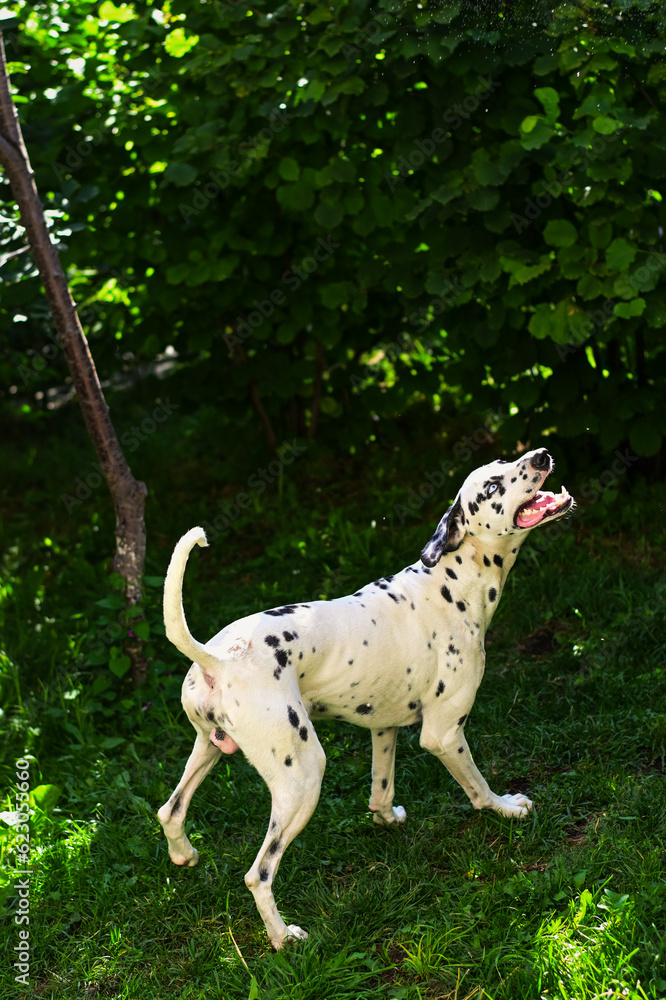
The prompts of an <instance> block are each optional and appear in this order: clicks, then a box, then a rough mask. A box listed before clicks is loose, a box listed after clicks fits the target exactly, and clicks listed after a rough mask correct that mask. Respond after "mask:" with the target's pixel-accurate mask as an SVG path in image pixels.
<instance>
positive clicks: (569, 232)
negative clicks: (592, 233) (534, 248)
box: [543, 219, 578, 247]
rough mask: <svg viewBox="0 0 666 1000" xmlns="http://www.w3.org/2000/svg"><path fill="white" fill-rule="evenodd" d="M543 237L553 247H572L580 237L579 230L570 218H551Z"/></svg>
mask: <svg viewBox="0 0 666 1000" xmlns="http://www.w3.org/2000/svg"><path fill="white" fill-rule="evenodd" d="M543 238H544V239H545V241H546V243H548V244H549V245H550V246H552V247H571V246H573V245H574V243H575V242H576V240H577V239H578V232H577V231H576V227H575V226H574V225H573V223H571V222H569V221H568V219H551V221H550V222H548V223H547V224H546V227H545V229H544V231H543Z"/></svg>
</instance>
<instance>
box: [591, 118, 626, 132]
mask: <svg viewBox="0 0 666 1000" xmlns="http://www.w3.org/2000/svg"><path fill="white" fill-rule="evenodd" d="M619 127H620V123H619V122H617V121H616V120H615V119H614V118H609V117H608V115H599V117H598V118H594V119H593V120H592V128H593V129H594V131H595V132H599V133H600V135H612V134H613V132H616V131H617V129H618V128H619Z"/></svg>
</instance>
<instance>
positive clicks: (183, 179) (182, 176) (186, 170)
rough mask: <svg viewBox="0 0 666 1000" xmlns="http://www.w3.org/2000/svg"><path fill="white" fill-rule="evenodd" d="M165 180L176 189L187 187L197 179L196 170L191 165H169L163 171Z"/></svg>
mask: <svg viewBox="0 0 666 1000" xmlns="http://www.w3.org/2000/svg"><path fill="white" fill-rule="evenodd" d="M164 176H165V178H166V179H167V180H168V181H170V182H171V184H175V185H176V187H187V186H188V184H193V183H194V181H195V180H196V178H197V169H196V167H193V166H192V164H191V163H178V162H176V163H170V164H169V166H168V167H167V168H166V170H165V171H164Z"/></svg>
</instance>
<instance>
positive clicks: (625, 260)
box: [606, 236, 636, 271]
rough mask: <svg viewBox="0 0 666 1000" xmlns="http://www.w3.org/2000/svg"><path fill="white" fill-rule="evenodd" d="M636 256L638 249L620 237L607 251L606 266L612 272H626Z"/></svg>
mask: <svg viewBox="0 0 666 1000" xmlns="http://www.w3.org/2000/svg"><path fill="white" fill-rule="evenodd" d="M635 256H636V247H634V246H632V245H631V243H629V242H627V240H625V239H624V237H622V236H619V237H618V238H617V239H615V240H613V242H612V243H611V244H610V246H609V247H608V249H607V250H606V264H607V266H608V268H609V270H611V271H626V269H627V268H628V267H629V265H630V264H632V263H633V261H634V258H635Z"/></svg>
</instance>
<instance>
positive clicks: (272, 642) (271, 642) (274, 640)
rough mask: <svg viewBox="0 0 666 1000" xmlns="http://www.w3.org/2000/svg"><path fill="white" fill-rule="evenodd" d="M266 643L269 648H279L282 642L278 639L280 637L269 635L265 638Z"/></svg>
mask: <svg viewBox="0 0 666 1000" xmlns="http://www.w3.org/2000/svg"><path fill="white" fill-rule="evenodd" d="M264 642H265V643H266V645H267V646H279V645H280V640H279V639H278V637H277V636H276V635H267V636H265V638H264Z"/></svg>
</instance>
